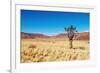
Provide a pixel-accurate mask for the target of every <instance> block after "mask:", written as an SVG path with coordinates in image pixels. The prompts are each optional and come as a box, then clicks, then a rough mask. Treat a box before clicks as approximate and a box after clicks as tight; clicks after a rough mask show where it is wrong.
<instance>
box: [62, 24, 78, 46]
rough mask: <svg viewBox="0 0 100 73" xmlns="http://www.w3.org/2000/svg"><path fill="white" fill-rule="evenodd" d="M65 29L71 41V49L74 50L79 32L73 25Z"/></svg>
mask: <svg viewBox="0 0 100 73" xmlns="http://www.w3.org/2000/svg"><path fill="white" fill-rule="evenodd" d="M64 29H65V32H66V35H67V37H68V39H69V46H70V47H69V48H73V44H72V42H73V38H75V37H76V33H77V30H76V27H74V26H73V25H70V26H69V27H67V28H64Z"/></svg>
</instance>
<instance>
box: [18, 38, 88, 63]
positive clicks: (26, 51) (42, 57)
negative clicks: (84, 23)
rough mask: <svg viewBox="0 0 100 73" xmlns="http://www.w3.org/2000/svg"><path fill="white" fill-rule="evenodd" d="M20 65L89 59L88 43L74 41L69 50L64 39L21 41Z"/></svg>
mask: <svg viewBox="0 0 100 73" xmlns="http://www.w3.org/2000/svg"><path fill="white" fill-rule="evenodd" d="M20 54H21V63H31V62H50V61H73V60H88V59H89V42H88V41H85V40H84V41H82V40H74V41H73V48H72V49H69V41H68V39H66V38H36V39H21V53H20Z"/></svg>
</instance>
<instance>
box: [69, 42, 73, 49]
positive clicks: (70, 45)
mask: <svg viewBox="0 0 100 73" xmlns="http://www.w3.org/2000/svg"><path fill="white" fill-rule="evenodd" d="M72 42H73V40H69V48H70V49H71V48H73V43H72Z"/></svg>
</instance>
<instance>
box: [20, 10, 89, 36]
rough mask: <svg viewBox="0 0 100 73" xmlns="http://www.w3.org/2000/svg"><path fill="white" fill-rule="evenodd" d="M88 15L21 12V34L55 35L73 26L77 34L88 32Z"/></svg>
mask: <svg viewBox="0 0 100 73" xmlns="http://www.w3.org/2000/svg"><path fill="white" fill-rule="evenodd" d="M89 17H90V15H89V13H82V12H81V13H79V12H58V11H57V12H56V11H39V10H37V11H36V10H21V22H20V23H21V32H27V33H42V34H46V35H55V34H59V33H64V27H68V26H69V25H74V26H75V27H76V28H77V30H78V32H84V31H89V24H90V21H89Z"/></svg>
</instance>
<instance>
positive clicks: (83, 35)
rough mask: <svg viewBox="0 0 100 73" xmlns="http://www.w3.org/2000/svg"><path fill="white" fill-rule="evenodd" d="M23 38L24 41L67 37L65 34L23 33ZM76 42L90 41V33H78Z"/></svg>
mask: <svg viewBox="0 0 100 73" xmlns="http://www.w3.org/2000/svg"><path fill="white" fill-rule="evenodd" d="M21 38H23V39H32V38H33V39H34V38H67V35H66V34H64V33H60V34H57V35H55V36H47V35H44V34H39V33H25V32H21ZM75 40H89V32H81V33H78V36H77V38H75Z"/></svg>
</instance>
